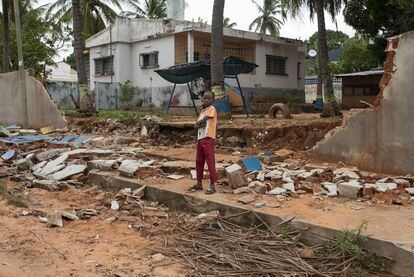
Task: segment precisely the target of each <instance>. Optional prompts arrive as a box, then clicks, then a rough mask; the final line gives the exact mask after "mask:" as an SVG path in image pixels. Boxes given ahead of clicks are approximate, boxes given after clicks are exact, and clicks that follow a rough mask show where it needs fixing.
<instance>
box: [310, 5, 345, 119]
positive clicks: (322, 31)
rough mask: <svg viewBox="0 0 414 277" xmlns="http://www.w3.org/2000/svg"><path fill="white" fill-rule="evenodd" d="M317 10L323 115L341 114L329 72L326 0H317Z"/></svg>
mask: <svg viewBox="0 0 414 277" xmlns="http://www.w3.org/2000/svg"><path fill="white" fill-rule="evenodd" d="M315 10H316V15H317V18H318V51H319V58H320V67H321V71H322V83H323V91H324V98H325V105H324V109H323V112H322V114H321V116H323V117H326V116H333V115H339V114H340V111H339V109H338V107H337V105H336V102H335V99H334V98H333V97H331V96H332V92H333V89H332V79H331V74H330V72H329V66H328V63H329V55H328V43H327V40H326V27H325V14H324V0H316V2H315Z"/></svg>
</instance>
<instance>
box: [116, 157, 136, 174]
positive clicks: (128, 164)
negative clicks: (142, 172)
mask: <svg viewBox="0 0 414 277" xmlns="http://www.w3.org/2000/svg"><path fill="white" fill-rule="evenodd" d="M140 166H141V164H140V163H138V162H137V161H134V160H125V161H123V162H122V163H121V165H120V166H119V168H118V170H119V173H120V174H121V175H122V176H126V177H132V176H134V174H135V172H137V171H138V169H139V168H140Z"/></svg>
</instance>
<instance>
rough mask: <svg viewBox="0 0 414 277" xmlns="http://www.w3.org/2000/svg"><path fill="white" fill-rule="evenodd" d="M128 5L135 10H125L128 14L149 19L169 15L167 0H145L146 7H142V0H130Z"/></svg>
mask: <svg viewBox="0 0 414 277" xmlns="http://www.w3.org/2000/svg"><path fill="white" fill-rule="evenodd" d="M128 5H129V7H130V8H131V9H132V10H133V11H129V12H125V13H124V15H126V16H134V17H144V18H149V19H158V18H165V17H167V0H144V7H141V5H140V0H129V1H128Z"/></svg>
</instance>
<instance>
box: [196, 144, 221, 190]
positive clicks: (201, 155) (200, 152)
mask: <svg viewBox="0 0 414 277" xmlns="http://www.w3.org/2000/svg"><path fill="white" fill-rule="evenodd" d="M205 162H207V167H208V172H209V173H210V182H211V183H212V184H213V183H215V182H217V172H216V161H215V158H214V139H212V138H204V139H200V140H199V141H198V142H197V157H196V171H197V181H198V182H201V181H202V180H203V175H204V163H205Z"/></svg>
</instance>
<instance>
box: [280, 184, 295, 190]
mask: <svg viewBox="0 0 414 277" xmlns="http://www.w3.org/2000/svg"><path fill="white" fill-rule="evenodd" d="M282 188H283V189H285V190H287V191H292V192H294V191H295V183H293V182H288V183H283V184H282Z"/></svg>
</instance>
